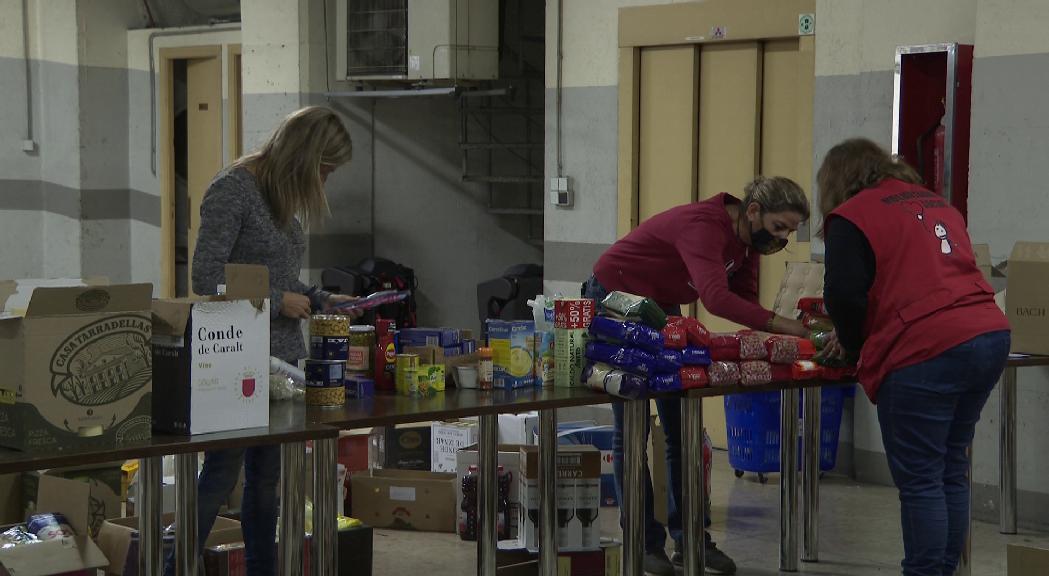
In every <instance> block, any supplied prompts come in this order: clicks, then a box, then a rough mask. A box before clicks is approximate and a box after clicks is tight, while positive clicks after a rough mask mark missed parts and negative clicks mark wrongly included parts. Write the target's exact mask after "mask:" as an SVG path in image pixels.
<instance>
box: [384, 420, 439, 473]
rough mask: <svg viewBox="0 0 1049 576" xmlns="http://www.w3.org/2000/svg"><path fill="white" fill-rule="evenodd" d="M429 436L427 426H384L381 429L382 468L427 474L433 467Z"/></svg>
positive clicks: (428, 426)
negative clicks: (417, 471)
mask: <svg viewBox="0 0 1049 576" xmlns="http://www.w3.org/2000/svg"><path fill="white" fill-rule="evenodd" d="M430 434H431V428H430V425H429V424H425V425H421V426H420V425H411V426H386V427H385V428H384V429H383V451H384V457H383V467H384V468H392V469H395V470H419V471H423V472H429V471H430V469H431V467H432V466H433V462H432V460H431V458H432V456H433V455H432V453H431V446H432V444H431V442H432V440H431V436H430Z"/></svg>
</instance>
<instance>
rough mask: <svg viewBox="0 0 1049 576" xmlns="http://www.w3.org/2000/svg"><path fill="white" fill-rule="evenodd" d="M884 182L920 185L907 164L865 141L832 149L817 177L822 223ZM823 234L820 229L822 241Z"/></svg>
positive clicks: (845, 143)
mask: <svg viewBox="0 0 1049 576" xmlns="http://www.w3.org/2000/svg"><path fill="white" fill-rule="evenodd" d="M886 178H895V179H896V180H902V181H903V182H909V183H911V184H922V179H921V177H920V176H918V173H917V172H915V171H914V169H913V168H911V167H910V166H909V165H907V163H905V162H903V161H902V160H900V159H898V158H896V157H894V156H893V155H892V154H889V153H888V152H886V151H885V149H883V148H882V147H881V146H878V145H877V144H875V143H874V142H872V141H870V140H868V139H866V138H852V139H850V140H846V141H844V142H842V143H841V144H838V145H837V146H835V147H833V148H831V149H830V151H829V152H827V156H826V158H824V159H823V164H822V165H821V166H820V170H819V172H818V173H817V174H816V184H817V186H818V187H819V191H820V213H821V215H822V217H823V221H824V222H826V221H827V215H828V214H830V213H831V212H833V211H834V210H835V209H836V208H837V207H838V206H841V205H842V204H844V203H845V202H846V201H847V200H848V199H849V198H852V197H853V196H855V195H856V194H858V193H860V192H861V191H863V190H866V189H867V188H872V187H874V186H877V185H878V183H879V182H881V181H882V180H885V179H886ZM824 233H825V229H824V228H822V227H821V228H820V237H821V238H822V237H823V235H824Z"/></svg>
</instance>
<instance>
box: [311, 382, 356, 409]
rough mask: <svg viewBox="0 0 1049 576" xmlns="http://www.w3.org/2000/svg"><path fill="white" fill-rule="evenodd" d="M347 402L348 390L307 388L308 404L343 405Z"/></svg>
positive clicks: (339, 388)
mask: <svg viewBox="0 0 1049 576" xmlns="http://www.w3.org/2000/svg"><path fill="white" fill-rule="evenodd" d="M345 403H346V391H345V390H344V389H343V388H342V386H339V387H337V388H307V389H306V405H307V406H342V405H343V404H345Z"/></svg>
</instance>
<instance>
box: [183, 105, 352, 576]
mask: <svg viewBox="0 0 1049 576" xmlns="http://www.w3.org/2000/svg"><path fill="white" fill-rule="evenodd" d="M351 148H352V147H351V142H350V135H349V132H347V130H346V127H345V126H343V124H342V121H341V120H340V119H339V117H338V116H337V115H336V114H335V113H334V112H333V111H332V110H330V109H328V108H323V107H317V106H312V107H308V108H303V109H301V110H298V111H295V112H293V113H291V114H290V115H288V116H287V117H286V118H285V119H284V120H283V122H281V124H280V126H278V127H277V129H276V130H275V131H274V132H273V134H272V135H271V136H270V138H269V140H267V141H266V142H265V143H264V144H263V145H262V146H261V147H260V148H259V149H258V150H256V151H255V152H252V153H250V154H248V155H246V156H244V157H242V158H240V159H238V160H237V161H236V162H234V163H233V164H232V165H231V166H230V167H228V168H226V169H224V170H223V171H222V172H220V173H219V174H218V175H217V176H216V177H215V179H214V180H213V181H212V182H211V185H210V186H209V187H208V191H207V193H206V194H205V195H204V200H203V201H202V203H201V206H200V231H199V234H198V238H197V247H196V251H195V252H194V253H193V290H194V292H196V293H197V294H215V293H216V290H217V288H218V285H219V284H225V273H224V269H225V265H226V264H227V263H236V264H258V265H263V266H266V267H268V268H269V277H270V286H269V288H270V314H271V322H270V354H271V355H273V356H275V357H277V358H280V359H281V360H284V361H287V362H295V361H297V360H299V359H301V358H305V357H306V346H305V343H304V342H303V338H302V331H301V329H300V325H299V323H300V322H301V321H302V320H304V319H308V318H309V317H310V314H311V311H312V310H314V309H326V308H330V307H331V306H332V305H334V304H337V303H339V302H340V301H344V300H345V299H348V297H346V296H339V295H332V294H329V293H327V292H323V291H318V290H310V289H308V288H307V286H306V285H305V284H303V283H302V282H301V281H299V273H300V271H301V268H302V256H303V252H304V251H305V246H306V244H305V238H304V235H303V223H306V224H310V223H316V222H317V221H318V220H319V218H320V217H321V216H323V215H326V214H327V213H328V202H327V199H326V197H325V195H324V183H325V181H326V180H327V178H328V175H329V174H331V173H332V172H334V171H335V169H336V168H338V167H339V166H342V165H343V164H346V163H347V162H349V161H350V155H351ZM242 464H243V465H244V472H245V477H244V498H243V505H242V508H241V524H242V527H243V531H244V544H245V557H246V558H245V559H246V564H247V572H248V574H251V575H252V576H268V575H271V574H274V573H275V570H276V559H275V557H274V544H273V543H274V538H275V532H276V524H277V485H278V482H279V480H280V449H279V447H278V446H260V447H256V448H248V449H240V450H220V451H212V452H207V453H206V454H205V458H204V468H203V470H202V471H201V474H200V478H199V481H198V492H199V494H198V497H197V523H198V524H197V525H198V539H199V545H200V546H201V547H203V544H204V541H205V540H206V539H207V537H208V533H210V532H211V527H212V525H213V524H214V522H215V516H216V515H217V514H218V510H219V506H220V505H221V504H222V502H224V501H225V500H226V499H227V498H228V497H229V494H230V492H232V491H233V487H234V486H235V485H236V482H237V478H238V476H239V474H240V468H241V465H242ZM164 572H165V574H166V575H167V576H170V575H171V574H173V573H174V558H173V556H169V557H168V559H167V565H166V566H165V570H164Z"/></svg>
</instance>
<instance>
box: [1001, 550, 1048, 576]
mask: <svg viewBox="0 0 1049 576" xmlns="http://www.w3.org/2000/svg"><path fill="white" fill-rule="evenodd" d="M1047 570H1049V548H1041V547H1038V546H1030V545H1026V544H1009V546H1008V547H1007V549H1006V576H1044V575H1045V573H1046V572H1047Z"/></svg>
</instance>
